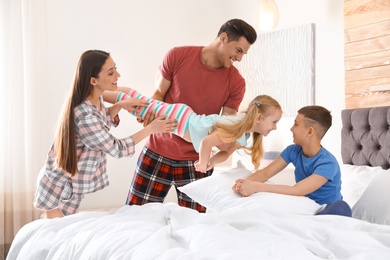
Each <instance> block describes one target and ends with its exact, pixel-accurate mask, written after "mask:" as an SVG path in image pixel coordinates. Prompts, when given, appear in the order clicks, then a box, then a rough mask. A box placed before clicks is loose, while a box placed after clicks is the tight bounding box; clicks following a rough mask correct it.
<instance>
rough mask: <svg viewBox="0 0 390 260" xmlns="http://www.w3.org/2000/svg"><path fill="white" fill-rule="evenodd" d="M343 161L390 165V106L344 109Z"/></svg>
mask: <svg viewBox="0 0 390 260" xmlns="http://www.w3.org/2000/svg"><path fill="white" fill-rule="evenodd" d="M341 120H342V123H343V127H342V130H341V157H342V159H343V163H345V164H352V165H368V166H381V167H382V168H383V169H389V168H390V107H375V108H358V109H346V110H343V111H342V112H341Z"/></svg>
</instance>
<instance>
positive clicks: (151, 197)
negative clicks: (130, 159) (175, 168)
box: [126, 147, 172, 205]
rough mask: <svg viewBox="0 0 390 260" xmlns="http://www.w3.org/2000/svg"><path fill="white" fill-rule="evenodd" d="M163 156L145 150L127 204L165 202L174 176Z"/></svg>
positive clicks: (140, 157) (135, 173) (139, 161)
mask: <svg viewBox="0 0 390 260" xmlns="http://www.w3.org/2000/svg"><path fill="white" fill-rule="evenodd" d="M162 158H164V157H162V156H160V155H158V154H156V153H153V152H152V151H150V150H149V149H147V148H146V147H144V148H143V150H142V152H141V154H140V156H139V158H138V162H137V167H136V170H135V172H134V177H133V180H132V183H131V187H130V190H129V194H128V196H127V200H126V204H129V205H143V204H145V203H148V202H161V203H162V202H164V199H165V197H166V196H167V194H168V191H169V189H170V187H171V185H172V175H171V172H170V170H169V168H168V167H166V165H165V164H164V160H162Z"/></svg>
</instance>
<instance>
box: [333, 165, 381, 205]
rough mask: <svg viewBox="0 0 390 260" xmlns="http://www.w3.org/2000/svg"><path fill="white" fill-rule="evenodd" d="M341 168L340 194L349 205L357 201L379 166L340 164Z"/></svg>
mask: <svg viewBox="0 0 390 260" xmlns="http://www.w3.org/2000/svg"><path fill="white" fill-rule="evenodd" d="M340 169H341V194H342V195H343V200H345V201H346V202H347V203H348V205H349V206H350V207H353V205H355V203H356V202H357V201H358V199H359V198H360V196H361V195H362V194H363V191H364V190H365V189H366V187H367V185H368V183H369V182H370V181H371V179H372V177H374V175H375V174H376V173H377V172H380V171H382V168H381V167H379V166H378V167H370V166H365V165H363V166H358V165H351V164H342V165H340Z"/></svg>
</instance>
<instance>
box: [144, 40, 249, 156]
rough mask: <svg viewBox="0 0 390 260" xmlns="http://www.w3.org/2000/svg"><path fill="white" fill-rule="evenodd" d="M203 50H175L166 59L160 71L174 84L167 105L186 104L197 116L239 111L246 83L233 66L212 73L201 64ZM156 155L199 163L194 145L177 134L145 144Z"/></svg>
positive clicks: (166, 97)
mask: <svg viewBox="0 0 390 260" xmlns="http://www.w3.org/2000/svg"><path fill="white" fill-rule="evenodd" d="M202 48H203V47H202V46H183V47H175V48H173V49H171V50H169V51H168V53H167V54H166V55H165V57H164V60H163V62H162V64H161V65H160V71H161V74H162V75H163V77H164V78H165V79H167V80H169V81H171V82H172V83H171V86H170V88H169V89H168V91H167V93H166V95H165V100H164V101H165V102H167V103H184V104H187V105H189V106H190V107H191V108H192V109H193V110H194V111H195V113H197V114H199V115H202V114H205V115H209V114H220V112H221V109H222V107H228V108H232V109H235V110H238V108H239V106H240V103H241V101H242V99H243V97H244V94H245V80H244V78H243V77H242V76H241V74H240V73H239V72H238V70H237V69H236V68H235V67H234V66H230V67H229V68H221V69H217V70H214V69H210V68H208V67H206V66H205V65H203V64H202V62H201V51H202ZM146 146H147V147H148V148H149V149H150V150H152V151H153V152H155V153H157V154H160V155H162V156H164V157H167V158H170V159H173V160H198V159H199V155H198V153H196V151H195V150H194V148H193V146H192V144H191V143H189V142H187V141H185V140H184V139H182V138H180V137H178V136H176V135H174V134H153V135H151V136H150V137H149V139H148V140H147V142H146Z"/></svg>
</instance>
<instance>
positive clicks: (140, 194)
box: [126, 146, 213, 212]
mask: <svg viewBox="0 0 390 260" xmlns="http://www.w3.org/2000/svg"><path fill="white" fill-rule="evenodd" d="M194 162H195V161H177V160H171V159H168V158H165V157H163V156H161V155H158V154H156V153H154V152H152V151H151V150H149V149H148V148H147V147H146V146H145V147H144V148H143V150H142V152H141V154H140V156H139V158H138V162H137V168H136V170H135V173H134V177H133V180H132V183H131V187H130V190H129V194H128V197H127V200H126V204H129V205H142V204H145V203H148V202H161V203H162V202H164V199H165V197H166V196H167V194H168V191H169V189H170V188H171V186H172V185H174V186H175V189H176V192H177V196H178V204H179V205H180V206H184V207H187V208H192V209H195V210H197V211H199V212H206V208H205V207H203V206H202V205H200V204H198V203H197V202H195V201H194V200H192V199H191V198H190V197H188V196H187V195H186V194H184V193H182V192H180V191H179V190H178V189H177V187H181V186H184V185H186V184H188V183H190V182H193V181H195V180H198V179H201V178H204V177H207V176H210V175H211V174H212V172H213V170H209V171H208V172H206V173H202V172H197V171H195V168H194Z"/></svg>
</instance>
